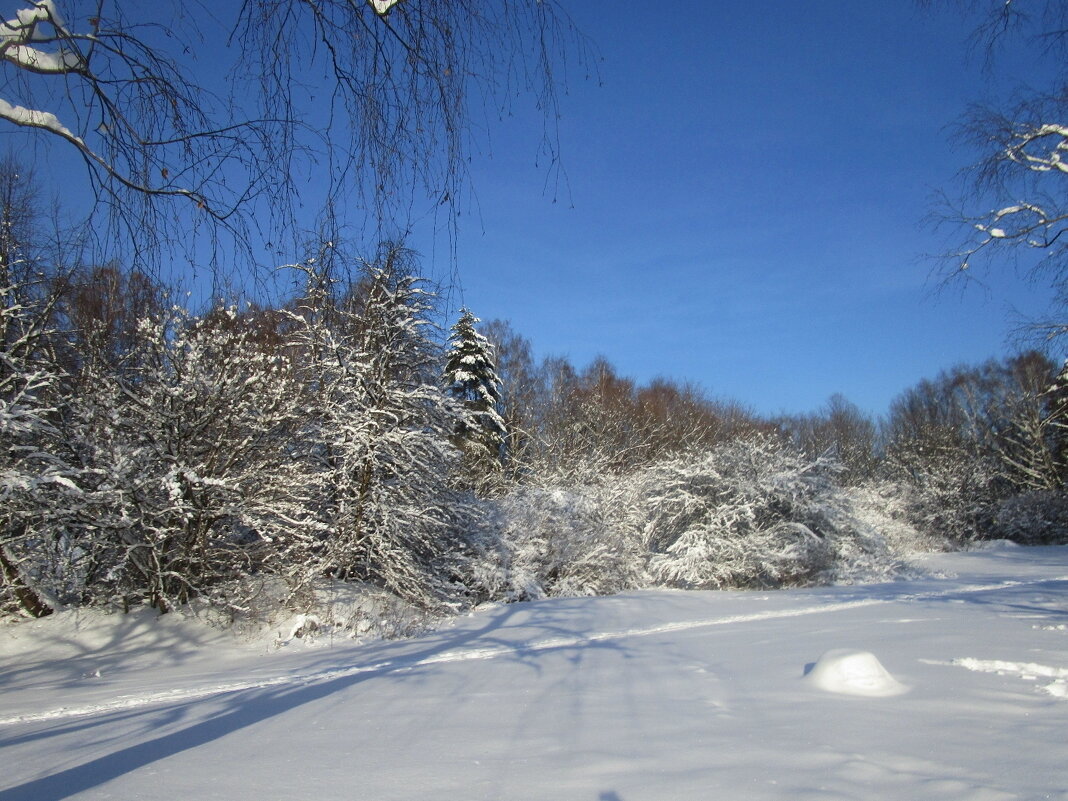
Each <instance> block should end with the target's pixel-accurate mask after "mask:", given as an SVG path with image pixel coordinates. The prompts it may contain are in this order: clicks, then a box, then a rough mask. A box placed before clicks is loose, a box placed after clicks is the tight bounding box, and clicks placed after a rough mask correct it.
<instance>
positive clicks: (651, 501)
mask: <svg viewBox="0 0 1068 801" xmlns="http://www.w3.org/2000/svg"><path fill="white" fill-rule="evenodd" d="M836 469H837V468H836V465H834V464H833V463H828V462H825V461H822V460H816V461H812V460H808V459H806V458H804V457H803V456H802V455H801V454H800V453H799V452H798V451H797V450H796V449H794V448H793V447H792V446H790V445H788V444H786V443H784V442H782V441H781V440H780V439H778V438H776V437H773V436H766V435H761V436H752V437H748V438H745V439H737V440H734V441H731V442H728V443H725V444H724V445H722V446H720V447H718V448H715V449H712V450H710V451H707V452H705V453H701V454H694V455H692V456H688V457H680V458H678V459H673V460H671V461H668V462H664V463H661V464H658V465H654V466H653V467H650V468H648V469H646V470H643V471H641V472H640V473H639V474H638V475H637V476H636V477H635V481H636V482H637V486H638V496H637V498H636V499H635V508H636V509H637V510H639V517H638V521H639V525H640V531H641V536H642V540H643V543H644V544H645V547H646V548H647V549H648V552H649V573H650V575H651V576H652V578H653V580H654V581H655V582H656V583H658V584H665V585H668V586H675V587H685V588H702V589H712V588H718V587H768V586H781V585H784V584H807V583H812V582H815V581H819V580H826V579H831V578H834V577H836V576H837V575H838V574H840V573H847V572H849V571H850V570H852V569H855V567H856V566H857V565H858V564H859V563H861V562H863V561H865V560H875V559H883V558H884V557H885V556H886V553H887V548H886V544H885V542H884V541H883V540H882V539H881V538H880V537H878V536H877V535H876V534H875V533H874V532H872V531H870V530H866V529H865V528H864V527H863V526H860V525H858V521H857V520H856V519H855V517H854V516H853V515H852V514H851V510H850V506H849V503H848V499H847V497H846V495H845V494H844V493H843V492H842V491H841V490H840V489H839V488H838V486H837V484H836V483H835V481H834V476H835V472H836Z"/></svg>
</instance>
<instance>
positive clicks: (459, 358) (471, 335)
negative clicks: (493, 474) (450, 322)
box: [444, 309, 507, 473]
mask: <svg viewBox="0 0 1068 801" xmlns="http://www.w3.org/2000/svg"><path fill="white" fill-rule="evenodd" d="M478 322H479V320H478V318H477V317H475V315H474V314H472V313H471V312H470V311H469V310H467V309H461V310H460V319H459V320H457V322H456V324H455V325H454V326H453V327H452V331H451V336H450V338H449V347H448V351H447V352H446V355H445V379H444V380H445V388H446V389H447V390H448V392H449V394H450V395H452V397H453V398H455V399H456V400H457V401H459V402H460V403H461V404H462V405H463V407H464V408H465V409H466V410H467V412H468V414H467V419H466V420H464V421H462V422H460V424H459V426H458V428H457V431H456V440H457V442H458V443H459V444H460V447H461V448H462V449H463V450H464V451H465V452H466V453H467V454H468V457H469V460H470V461H471V462H472V469H474V470H475V471H476V472H479V473H484V472H487V471H489V470H492V469H494V468H498V467H500V462H501V457H502V455H503V454H502V450H503V448H504V441H505V437H506V436H507V428H506V426H505V423H504V418H503V417H501V414H500V410H499V405H500V403H501V380H500V378H498V377H497V368H496V365H495V363H494V354H493V348H492V346H491V345H490V344H489V341H488V340H487V339H486V337H484V336H483V335H482V334H480V333H479V332H478V330H477V329H476V328H475V325H476V324H477V323H478Z"/></svg>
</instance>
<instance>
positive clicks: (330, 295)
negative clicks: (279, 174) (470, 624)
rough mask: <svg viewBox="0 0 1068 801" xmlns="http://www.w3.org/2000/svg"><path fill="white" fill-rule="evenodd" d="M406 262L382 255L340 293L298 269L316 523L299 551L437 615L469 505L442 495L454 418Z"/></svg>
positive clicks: (305, 482) (310, 498)
mask: <svg viewBox="0 0 1068 801" xmlns="http://www.w3.org/2000/svg"><path fill="white" fill-rule="evenodd" d="M407 260H410V254H408V253H407V252H405V251H402V250H400V249H397V248H387V249H386V250H385V252H384V253H383V255H382V257H381V258H380V259H379V260H377V261H376V262H375V263H372V264H369V265H367V267H366V270H365V275H364V277H363V280H362V282H360V283H359V284H357V285H355V286H352V287H349V291H347V292H345V293H344V294H343V295H342V296H341V297H335V295H334V291H333V282H332V281H331V280H330V276H329V275H326V274H324V273H323V272H321V271H319V269H318V267H317V266H313V265H304V266H303V269H304V271H305V272H306V274H307V276H308V279H309V281H308V284H309V286H308V290H307V291H306V292H305V296H306V297H305V299H304V300H303V301H302V302H301V303H300V304H299V307H298V309H297V310H296V311H295V312H293V317H294V319H295V321H296V322H297V324H298V326H299V331H298V335H297V343H298V345H299V347H300V348H301V350H302V352H303V353H304V354H305V356H304V359H305V361H306V364H307V365H308V373H307V376H306V378H305V382H306V385H307V391H306V398H307V403H308V404H309V408H308V415H307V421H306V425H305V427H304V430H303V432H302V434H301V437H302V439H303V441H304V443H305V445H304V447H305V448H306V454H305V458H304V460H303V467H302V470H303V472H302V474H301V475H300V476H299V481H300V482H301V485H302V489H301V491H302V492H303V493H304V495H305V499H306V500H305V503H306V505H307V507H308V508H309V509H310V510H311V511H312V516H313V517H314V520H315V525H314V526H309V527H307V529H306V531H307V536H306V539H305V543H304V548H305V558H306V559H307V560H309V562H310V563H312V564H314V565H317V566H318V567H317V568H316V569H317V571H318V574H319V575H326V576H333V577H336V578H341V579H345V580H359V581H367V582H370V583H372V584H375V585H378V586H381V587H384V588H386V589H388V590H389V591H391V592H393V593H395V594H396V595H399V596H400V597H402V598H405V599H406V600H409V601H411V602H413V603H416V604H418V605H420V606H423V607H428V608H436V607H438V606H440V604H442V603H443V602H445V601H446V600H447V599H448V598H449V597H451V596H453V595H455V593H456V592H457V591H458V587H457V586H456V581H457V579H458V578H459V576H458V571H460V570H461V567H460V565H461V562H462V561H463V556H464V548H465V545H464V541H463V540H464V538H463V532H464V529H466V527H467V518H468V517H469V515H470V514H471V509H470V507H469V506H468V502H467V501H466V500H465V498H464V497H463V496H462V495H459V494H457V493H456V492H455V491H454V490H453V489H452V488H451V474H452V472H453V470H454V469H455V466H456V463H457V460H458V459H459V452H458V451H457V450H456V448H455V447H454V446H453V445H452V443H451V437H452V435H453V432H454V431H455V427H456V424H457V422H458V421H459V420H460V419H461V415H462V412H461V410H460V408H459V407H458V405H457V404H456V403H455V402H454V401H453V400H452V399H451V398H450V397H449V396H448V394H447V393H446V392H445V391H444V389H443V388H442V387H441V383H440V372H439V371H440V363H441V362H440V356H441V354H440V348H439V346H438V345H437V344H436V343H435V342H434V339H433V337H432V336H431V334H430V329H431V321H430V317H429V312H430V310H431V298H430V296H429V295H428V294H427V293H426V292H425V291H424V290H423V289H422V288H421V287H420V283H421V282H420V281H419V279H417V278H415V277H414V276H413V275H412V274H411V272H410V270H409V269H406V264H405V262H406V261H407ZM297 480H298V479H297V477H294V481H297Z"/></svg>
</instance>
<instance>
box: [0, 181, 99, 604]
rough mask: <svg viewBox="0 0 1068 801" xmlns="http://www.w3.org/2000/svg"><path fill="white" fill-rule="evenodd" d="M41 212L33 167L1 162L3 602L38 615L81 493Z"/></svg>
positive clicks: (50, 596)
mask: <svg viewBox="0 0 1068 801" xmlns="http://www.w3.org/2000/svg"><path fill="white" fill-rule="evenodd" d="M38 223H39V214H38V210H37V208H36V197H35V195H34V189H33V185H32V180H31V176H30V175H28V174H27V173H25V172H24V171H20V170H19V168H18V166H17V164H15V162H14V161H12V160H6V161H4V162H3V163H2V164H0V603H4V604H5V605H6V603H7V602H9V601H12V600H13V601H14V606H15V607H16V608H18V609H19V610H20V611H21V612H23V613H25V614H30V615H34V616H41V615H45V614H48V613H49V612H51V611H52V610H53V609H54V608H55V607H56V606H57V604H58V600H57V599H56V597H55V593H54V592H52V589H53V587H52V582H51V579H52V578H53V577H54V572H55V571H54V567H55V565H54V563H53V562H52V560H51V557H52V556H54V554H55V549H56V548H57V547H58V546H57V544H56V542H55V541H54V540H52V539H50V537H49V530H50V528H51V527H52V526H54V525H55V526H58V527H59V528H60V529H62V519H63V518H64V516H65V514H66V510H67V509H68V508H69V506H71V505H72V504H73V503H74V498H75V497H76V496H78V495H79V494H80V489H79V487H78V485H77V483H76V479H77V478H78V471H77V470H75V469H74V468H72V467H71V466H70V465H69V464H68V463H67V462H66V461H65V460H64V459H63V457H62V455H61V454H60V452H59V449H58V447H57V441H58V439H59V437H58V431H57V429H56V427H55V423H56V420H55V417H56V408H55V404H56V402H57V400H58V397H57V396H58V392H59V386H60V379H61V377H62V376H61V371H60V370H59V368H58V366H57V364H56V359H55V353H54V350H53V348H52V345H53V340H52V335H53V333H54V332H53V331H52V326H51V323H52V316H53V307H54V304H55V301H56V297H55V295H54V293H51V292H49V291H48V288H47V286H46V281H45V280H44V279H45V276H44V275H43V273H42V267H41V265H40V263H39V259H38V255H39V254H38V253H37V250H38V248H37V243H36V242H35V234H36V227H37V225H38Z"/></svg>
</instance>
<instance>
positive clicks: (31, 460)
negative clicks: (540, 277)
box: [0, 165, 1068, 616]
mask: <svg viewBox="0 0 1068 801" xmlns="http://www.w3.org/2000/svg"><path fill="white" fill-rule="evenodd" d="M2 172H3V176H2V177H3V181H2V182H0V184H2V188H3V198H4V199H5V202H4V203H2V204H0V567H2V571H0V574H2V580H0V605H2V608H3V610H4V611H5V612H7V613H15V614H23V615H32V616H40V615H46V614H49V613H50V612H52V611H54V610H56V609H60V608H63V607H65V606H71V605H74V606H97V607H106V608H112V609H124V610H129V609H131V608H136V607H143V606H148V607H153V608H155V609H158V610H160V611H161V612H165V611H169V610H174V609H177V608H180V607H184V606H186V605H188V604H190V603H199V604H205V605H208V606H211V607H214V608H217V609H222V610H226V611H229V612H231V613H233V614H240V613H242V612H244V611H248V610H249V609H251V608H252V607H253V606H254V605H255V604H256V602H257V599H258V598H260V597H262V596H263V595H264V594H265V593H270V594H272V597H275V598H277V599H278V603H279V604H281V605H283V606H291V607H296V606H301V605H307V604H309V603H312V602H313V600H314V597H315V594H316V592H317V591H318V590H319V588H321V587H322V586H324V585H325V584H327V583H338V582H341V583H344V584H347V585H351V586H357V587H363V588H367V589H368V590H369V591H370V590H373V591H375V592H380V593H385V594H388V595H389V596H390V597H393V598H396V599H401V600H402V601H403V602H405V603H407V604H410V605H412V606H413V607H417V608H420V609H423V610H427V611H428V612H429V613H440V612H442V611H445V610H448V609H457V608H463V607H465V606H469V605H472V604H476V603H479V602H482V601H486V600H522V599H530V598H539V597H544V596H548V595H566V594H593V593H608V592H616V591H620V590H623V589H628V588H635V587H644V586H671V587H683V588H717V587H770V586H781V585H783V584H809V583H816V582H821V581H829V580H852V579H862V578H871V577H873V576H880V575H888V574H890V573H892V572H893V571H894V570H895V569H896V567H897V564H898V560H899V558H900V557H901V555H902V554H903V553H904V552H905V551H907V550H909V549H914V548H920V547H928V548H929V547H945V546H952V545H959V544H962V543H967V542H970V541H972V540H975V539H977V538H986V537H1009V538H1013V539H1016V540H1019V541H1023V542H1052V541H1060V540H1063V538H1064V532H1065V531H1066V530H1068V528H1066V527H1068V503H1066V502H1065V493H1064V486H1065V478H1066V472H1065V471H1066V464H1068V450H1066V449H1068V430H1066V429H1068V374H1066V373H1065V371H1064V370H1062V369H1061V367H1060V365H1057V364H1054V363H1053V362H1051V361H1050V360H1049V359H1048V358H1047V357H1045V356H1043V355H1041V354H1039V353H1037V352H1030V353H1024V354H1021V355H1016V356H1012V357H1008V358H1004V359H997V360H991V361H989V362H987V363H985V364H981V365H975V366H963V367H958V368H954V369H952V370H949V371H946V372H945V373H943V374H941V375H939V376H937V377H935V378H933V379H930V380H926V381H923V382H921V383H919V384H918V385H917V386H915V387H913V388H911V389H909V390H907V391H905V392H904V393H903V394H902V395H901V396H900V397H899V398H898V399H897V400H896V401H895V402H894V403H893V405H892V406H891V408H890V410H889V413H888V415H887V417H886V419H885V420H882V421H876V420H873V419H872V418H870V417H869V416H867V415H865V414H864V413H862V412H861V411H860V410H859V409H857V408H856V407H855V406H853V405H852V404H850V403H849V402H848V401H846V400H845V399H843V398H841V397H837V396H836V397H834V398H832V399H831V400H830V401H829V402H828V404H827V405H826V406H825V407H824V408H822V409H820V410H818V411H816V412H813V413H812V414H808V415H802V416H794V417H780V418H768V417H766V416H760V415H757V414H755V413H753V412H751V411H749V410H748V409H746V408H745V407H744V406H743V405H741V404H739V403H736V402H732V401H726V400H721V399H714V398H711V397H709V396H708V395H707V394H706V393H705V392H704V391H702V390H701V389H700V388H699V387H696V386H694V385H690V384H685V383H679V382H676V381H673V380H668V379H658V380H655V381H652V382H650V383H648V384H645V385H639V384H637V383H636V382H634V381H632V380H630V379H628V378H626V377H623V376H621V375H619V374H618V373H617V371H616V370H615V368H614V367H613V366H612V364H611V363H610V362H609V361H608V360H606V359H598V360H595V361H594V362H593V363H592V364H590V365H588V366H586V367H583V368H576V367H575V366H574V365H572V364H571V363H570V362H568V361H567V360H566V359H562V358H557V357H551V358H547V359H543V360H541V361H537V360H535V359H534V357H533V354H532V348H531V345H530V343H529V342H528V341H527V340H526V339H525V338H524V337H523V336H522V335H521V334H519V333H517V332H515V331H514V330H513V329H512V328H511V326H510V325H509V324H508V323H506V322H503V321H492V322H489V323H487V324H485V325H479V321H478V319H477V318H476V317H475V316H474V314H473V313H471V312H469V311H466V310H464V311H463V313H462V314H461V315H460V318H459V320H458V321H457V322H456V323H455V324H454V325H453V326H452V327H451V330H450V331H449V332H444V331H442V330H441V329H440V328H439V327H438V323H437V321H438V320H440V319H441V310H440V308H439V300H438V298H437V297H436V296H435V294H434V293H433V292H432V291H431V288H430V287H429V286H428V284H427V282H425V281H424V280H422V279H421V278H420V277H419V275H418V260H417V258H416V256H415V254H413V253H411V252H409V251H407V250H405V249H404V248H403V247H400V246H397V245H393V244H384V245H383V246H381V248H380V249H379V251H378V252H377V253H375V254H373V255H372V257H370V258H368V259H366V260H353V259H348V258H346V257H345V256H344V255H343V254H342V252H341V250H340V249H339V248H338V247H337V246H336V245H335V243H330V242H326V243H323V244H322V245H321V246H320V247H319V249H318V250H317V252H316V253H315V255H314V256H313V257H309V258H308V259H306V260H305V261H303V262H301V263H297V264H292V265H289V266H288V267H287V268H286V269H287V270H288V271H289V272H290V274H291V275H292V278H293V285H294V287H295V289H294V291H293V292H292V294H291V296H290V297H288V298H287V299H286V300H285V301H284V302H281V303H278V304H273V305H256V304H248V303H245V304H241V305H238V304H235V303H226V302H216V303H214V304H211V305H209V306H208V307H207V308H204V309H199V310H193V309H190V308H188V305H187V304H183V303H178V302H175V298H174V297H173V293H172V292H170V291H169V290H168V288H167V287H166V286H164V285H162V284H161V283H160V282H159V281H158V280H156V279H154V278H152V277H151V276H149V275H146V274H144V273H142V272H139V271H137V270H136V269H125V268H123V267H121V266H120V265H116V264H106V265H87V266H85V265H78V266H75V267H70V266H64V263H63V262H62V260H61V259H60V258H59V256H57V255H56V253H54V252H51V253H50V252H49V251H48V250H47V249H46V248H44V247H42V246H41V244H40V241H39V237H38V233H37V232H38V231H39V229H40V226H39V225H38V223H39V222H40V220H39V219H38V218H37V217H35V216H34V214H33V197H32V184H30V183H28V179H27V178H26V177H25V176H23V177H20V176H19V175H18V173H17V171H16V170H14V169H13V168H10V165H9V167H8V168H7V169H5V170H3V171H2Z"/></svg>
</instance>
